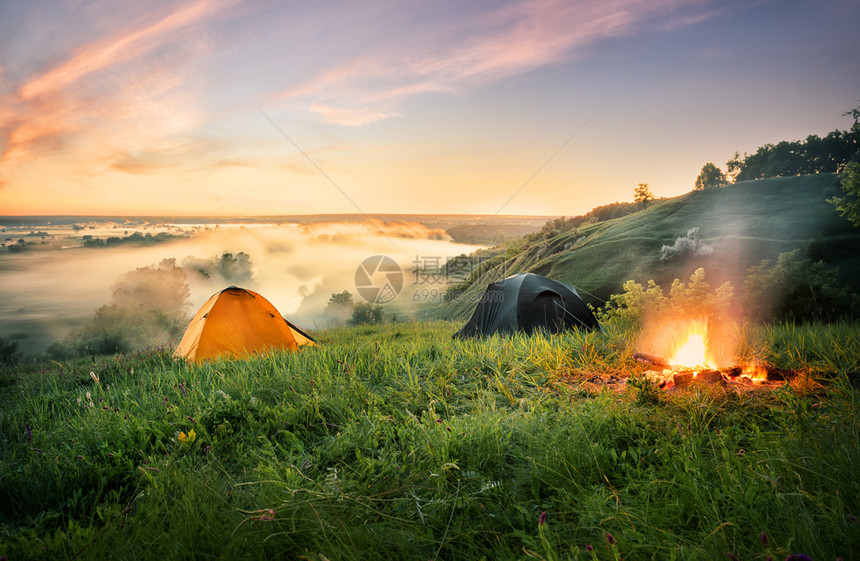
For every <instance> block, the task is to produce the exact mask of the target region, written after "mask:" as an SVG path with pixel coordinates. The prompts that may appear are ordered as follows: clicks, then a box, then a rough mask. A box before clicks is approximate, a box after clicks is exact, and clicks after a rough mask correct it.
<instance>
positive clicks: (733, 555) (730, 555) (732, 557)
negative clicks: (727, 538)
mask: <svg viewBox="0 0 860 561" xmlns="http://www.w3.org/2000/svg"><path fill="white" fill-rule="evenodd" d="M726 555H728V557H729V559H731V561H738V558H737V557H735V554H734V553H726Z"/></svg>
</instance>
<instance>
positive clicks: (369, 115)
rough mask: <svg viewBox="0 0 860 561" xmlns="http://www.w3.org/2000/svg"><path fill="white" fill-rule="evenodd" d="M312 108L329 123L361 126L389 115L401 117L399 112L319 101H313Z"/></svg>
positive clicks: (312, 110)
mask: <svg viewBox="0 0 860 561" xmlns="http://www.w3.org/2000/svg"><path fill="white" fill-rule="evenodd" d="M310 110H311V112H313V113H316V114H318V115H320V116H321V117H322V119H323V120H324V121H326V122H328V123H335V124H338V125H346V126H348V127H360V126H362V125H366V124H368V123H373V122H375V121H381V120H383V119H387V118H389V117H399V115H398V114H397V113H386V112H383V111H380V110H378V109H375V108H373V107H359V108H357V109H351V108H348V107H331V106H329V105H323V104H322V103H317V102H316V101H312V102H311V107H310Z"/></svg>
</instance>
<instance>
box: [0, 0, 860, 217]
mask: <svg viewBox="0 0 860 561" xmlns="http://www.w3.org/2000/svg"><path fill="white" fill-rule="evenodd" d="M858 19H860V4H857V3H854V2H849V3H846V2H842V1H840V0H826V1H824V2H811V1H806V0H788V1H776V0H763V1H761V2H756V3H753V4H750V3H748V2H741V1H739V0H738V1H730V2H718V1H716V0H697V1H695V2H687V1H685V0H647V1H645V2H634V1H630V0H617V1H614V2H608V3H607V2H597V1H594V0H576V1H574V2H569V1H566V0H506V1H504V2H501V3H497V2H487V1H483V0H482V1H479V2H474V3H468V4H465V5H464V4H461V3H456V2H447V1H446V2H442V3H433V4H426V3H421V2H409V3H403V4H398V5H397V6H396V7H393V6H391V5H387V4H381V3H375V2H363V3H347V2H337V3H336V4H335V5H327V6H325V7H319V6H318V5H316V4H307V5H284V6H282V5H278V4H270V3H268V2H266V1H265V0H252V1H249V2H237V1H235V0H186V1H181V2H168V1H166V0H159V1H156V2H153V3H147V4H145V5H136V4H129V5H115V4H112V3H110V2H107V1H106V0H88V1H85V2H83V3H80V2H71V1H68V0H63V1H60V2H58V3H56V4H55V7H54V9H53V10H51V11H50V12H47V11H44V10H39V9H36V8H35V7H34V6H33V5H30V4H27V3H4V4H2V5H0V30H2V33H0V53H2V55H3V56H2V57H0V207H2V208H3V210H4V212H5V213H8V214H5V215H7V216H224V217H227V216H229V217H233V216H254V217H259V216H301V215H318V214H364V215H380V214H430V215H481V216H487V215H499V214H505V215H513V216H575V215H580V214H584V213H585V212H587V211H588V210H590V209H592V208H594V207H596V206H600V205H601V204H606V203H605V202H604V201H608V200H615V201H630V200H632V192H633V189H634V188H635V187H636V185H637V184H638V183H640V182H644V183H647V184H648V185H649V186H650V188H651V191H652V192H653V193H654V195H655V196H657V197H672V196H677V195H680V194H683V193H685V192H687V191H689V190H690V189H691V188H692V187H693V184H694V181H695V178H696V176H697V175H698V173H699V171H700V170H701V168H702V166H703V165H704V164H705V163H707V162H714V163H716V164H717V165H718V166H720V167H723V166H724V165H725V164H724V162H726V161H727V160H728V159H729V158H731V157H732V155H733V154H734V153H735V152H739V153H741V154H743V153H751V152H754V151H755V150H756V149H757V148H758V147H759V146H762V145H764V144H767V143H776V142H779V141H782V140H799V139H803V138H806V137H807V136H808V135H811V134H816V135H822V136H823V135H826V134H827V133H829V132H831V131H833V130H845V129H848V128H849V127H850V121H849V119H847V118H846V117H845V112H847V111H850V110H851V109H852V108H854V107H856V106H857V105H858V103H860V101H858V98H860V60H858V59H857V57H856V56H854V54H855V53H856V52H860V36H858V35H857V33H856V30H855V29H854V26H853V22H854V21H857V20H858ZM798 38H802V41H799V40H798ZM34 39H35V40H34ZM33 45H38V47H36V48H33Z"/></svg>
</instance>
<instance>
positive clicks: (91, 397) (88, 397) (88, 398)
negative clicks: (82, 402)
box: [87, 392, 93, 401]
mask: <svg viewBox="0 0 860 561" xmlns="http://www.w3.org/2000/svg"><path fill="white" fill-rule="evenodd" d="M92 400H93V396H92V394H91V393H90V392H87V401H92Z"/></svg>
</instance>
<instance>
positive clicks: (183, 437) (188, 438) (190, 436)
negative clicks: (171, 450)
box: [177, 429, 197, 444]
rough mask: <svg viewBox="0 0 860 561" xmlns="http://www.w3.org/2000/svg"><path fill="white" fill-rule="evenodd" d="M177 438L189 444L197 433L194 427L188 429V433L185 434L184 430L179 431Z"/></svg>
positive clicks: (195, 437)
mask: <svg viewBox="0 0 860 561" xmlns="http://www.w3.org/2000/svg"><path fill="white" fill-rule="evenodd" d="M177 438H178V440H179V442H187V443H188V444H191V443H192V442H194V440H195V439H197V433H196V432H194V429H191V430H190V431H188V434H185V433H184V432H182V431H180V432H179V436H178V437H177Z"/></svg>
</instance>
